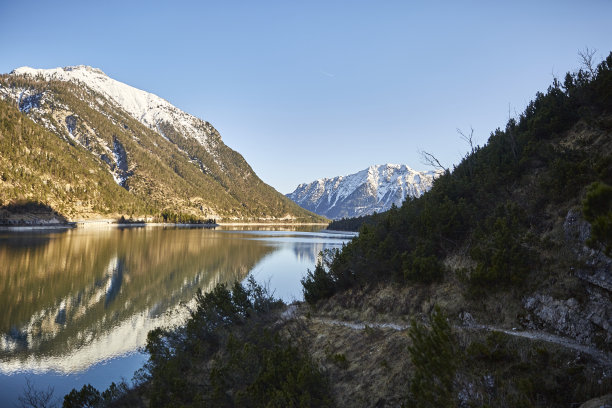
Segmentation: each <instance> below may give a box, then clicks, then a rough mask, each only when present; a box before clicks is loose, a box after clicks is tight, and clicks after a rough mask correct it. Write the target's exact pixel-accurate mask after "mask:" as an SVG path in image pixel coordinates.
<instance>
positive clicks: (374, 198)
mask: <svg viewBox="0 0 612 408" xmlns="http://www.w3.org/2000/svg"><path fill="white" fill-rule="evenodd" d="M439 174H440V173H439V172H437V171H415V170H413V169H411V168H410V167H408V166H406V165H404V164H383V165H375V166H370V167H368V168H367V169H365V170H362V171H360V172H358V173H355V174H349V175H348V176H338V177H334V178H324V179H319V180H316V181H313V182H312V183H303V184H300V185H299V186H298V187H297V188H296V189H295V191H293V192H292V193H291V194H287V197H289V198H290V199H292V200H293V201H295V202H296V203H297V204H299V205H300V206H302V207H303V208H305V209H307V210H309V211H312V212H314V213H316V214H319V215H323V216H325V217H327V218H331V219H340V218H345V217H347V218H350V217H359V216H362V215H368V214H372V213H374V212H383V211H387V210H388V209H390V208H391V206H392V205H393V204H395V205H396V206H398V207H399V206H401V205H402V203H403V202H404V200H405V199H406V198H407V197H418V196H420V195H421V194H423V193H424V192H426V191H427V190H429V189H430V188H431V186H432V184H433V180H434V178H435V177H437V176H438V175H439Z"/></svg>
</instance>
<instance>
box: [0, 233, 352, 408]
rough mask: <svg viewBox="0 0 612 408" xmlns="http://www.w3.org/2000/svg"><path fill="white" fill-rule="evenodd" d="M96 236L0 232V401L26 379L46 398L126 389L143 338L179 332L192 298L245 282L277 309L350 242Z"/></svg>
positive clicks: (298, 237) (307, 236)
mask: <svg viewBox="0 0 612 408" xmlns="http://www.w3.org/2000/svg"><path fill="white" fill-rule="evenodd" d="M238 228H239V227H236V228H235V229H232V228H230V227H225V228H217V229H206V228H178V227H156V226H152V227H139V228H138V227H130V228H120V227H116V226H100V227H88V228H77V229H73V230H68V231H61V232H23V233H0V276H1V279H0V309H1V310H2V311H3V312H2V313H1V314H0V401H2V404H3V406H4V405H7V406H12V405H13V404H14V403H16V402H17V398H18V396H19V395H20V394H21V393H22V390H23V387H24V386H25V383H26V379H28V380H29V381H30V382H31V383H32V384H34V386H35V387H36V388H38V389H46V388H47V386H52V387H54V389H55V394H56V395H57V396H58V397H62V398H63V395H64V394H66V393H67V392H69V391H70V390H71V389H72V388H78V389H80V388H81V387H82V386H83V385H84V384H87V383H90V384H92V385H93V386H94V387H96V388H98V389H100V390H103V389H105V388H106V387H108V386H109V385H110V383H111V382H113V381H114V382H118V381H121V379H122V378H124V379H126V380H127V382H128V383H129V382H130V381H129V380H131V378H132V375H133V374H134V371H136V370H137V369H138V368H140V367H142V365H143V363H144V362H145V361H146V356H145V355H144V354H143V353H141V352H140V351H139V348H140V347H142V346H144V344H145V342H146V337H147V333H148V332H149V331H150V330H152V329H154V328H156V327H159V326H165V327H168V326H174V325H178V324H181V323H182V322H183V321H184V320H185V319H186V318H187V317H188V316H189V311H188V307H187V305H188V303H189V302H190V301H191V300H192V299H193V296H194V294H195V293H196V291H197V289H198V288H201V289H202V290H203V291H208V290H210V289H211V288H213V287H214V286H215V285H217V284H218V283H220V282H221V283H228V282H234V281H235V280H243V279H244V278H245V277H246V276H248V274H252V275H253V276H254V277H255V278H256V280H257V281H258V282H260V283H263V284H266V285H268V286H269V288H270V289H271V290H272V291H273V292H274V294H275V296H276V297H279V298H281V299H283V300H284V301H285V302H291V301H293V300H301V299H302V289H301V285H300V279H301V278H302V277H303V276H304V275H305V274H306V271H307V270H308V269H311V270H312V269H314V266H315V264H316V261H317V257H318V254H319V253H320V251H322V250H325V249H333V248H340V247H342V245H343V244H345V243H346V242H348V241H349V240H350V239H351V238H352V235H350V233H349V234H337V233H331V232H327V231H320V227H303V228H300V227H292V228H287V229H282V228H280V227H274V229H271V228H268V229H264V228H261V227H251V228H248V230H247V228H244V227H242V229H238Z"/></svg>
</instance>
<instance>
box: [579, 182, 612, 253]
mask: <svg viewBox="0 0 612 408" xmlns="http://www.w3.org/2000/svg"><path fill="white" fill-rule="evenodd" d="M582 213H583V214H584V218H585V219H586V220H587V221H589V222H590V223H591V237H590V238H589V239H588V241H587V244H588V245H589V246H591V247H594V248H597V247H599V246H601V247H603V249H604V252H605V253H606V255H608V256H612V186H609V185H608V184H605V183H601V182H595V183H593V184H591V185H590V186H589V187H588V190H587V194H586V198H585V199H584V201H583V202H582Z"/></svg>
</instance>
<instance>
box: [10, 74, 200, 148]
mask: <svg viewBox="0 0 612 408" xmlns="http://www.w3.org/2000/svg"><path fill="white" fill-rule="evenodd" d="M11 74H13V75H28V76H31V77H36V76H42V77H43V78H45V80H47V81H49V80H58V81H70V82H75V83H83V84H84V85H86V86H87V87H89V88H91V89H93V90H94V91H96V92H98V93H100V94H102V95H104V96H105V97H106V98H108V99H109V100H110V101H112V102H114V103H116V104H117V105H119V106H120V107H121V108H122V109H123V110H125V111H126V112H127V113H128V114H129V115H130V116H132V117H133V118H135V119H136V120H138V121H139V122H141V123H142V124H144V125H145V126H147V127H149V128H150V129H153V130H155V131H156V132H158V133H159V130H158V127H157V124H158V123H160V122H167V123H171V124H172V125H173V126H174V128H175V129H176V130H177V131H178V132H180V133H182V134H183V135H185V136H189V137H193V138H195V139H196V140H197V141H199V142H200V143H201V144H202V145H204V146H207V140H208V137H209V133H208V132H207V130H206V129H207V126H206V124H207V123H206V122H204V121H203V120H201V119H199V118H196V117H195V116H192V115H189V114H188V113H186V112H183V111H182V110H180V109H179V108H177V107H175V106H174V105H172V104H171V103H170V102H168V101H166V100H165V99H163V98H160V97H159V96H157V95H154V94H152V93H149V92H146V91H143V90H140V89H137V88H134V87H132V86H129V85H126V84H124V83H122V82H119V81H117V80H114V79H112V78H110V77H108V76H107V75H106V74H105V73H104V72H102V71H101V70H100V69H97V68H92V67H89V66H85V65H78V66H72V67H64V68H53V69H35V68H30V67H21V68H17V69H15V70H13V71H12V72H11ZM33 102H34V101H33ZM28 106H29V105H28ZM20 108H21V107H20ZM160 135H161V133H160ZM162 137H163V135H162Z"/></svg>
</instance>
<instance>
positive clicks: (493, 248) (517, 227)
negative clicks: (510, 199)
mask: <svg viewBox="0 0 612 408" xmlns="http://www.w3.org/2000/svg"><path fill="white" fill-rule="evenodd" d="M524 218H525V215H524V214H523V211H522V210H521V209H519V208H518V207H517V206H515V205H513V204H508V205H506V206H503V207H501V208H498V210H497V211H496V212H495V214H493V215H491V216H490V217H488V218H487V219H486V220H485V221H484V223H482V224H481V226H480V228H479V229H478V230H477V231H476V232H475V234H474V236H475V238H476V239H477V242H479V244H478V245H477V246H474V247H473V248H472V249H471V251H470V255H471V257H472V258H473V259H474V260H475V261H477V262H478V264H477V266H476V268H475V269H474V270H473V271H472V272H471V274H470V277H469V280H468V281H469V283H470V286H471V290H472V292H473V293H478V292H479V293H480V294H483V293H486V292H487V291H489V290H492V289H495V288H499V287H504V286H509V285H520V284H522V283H523V282H524V280H525V278H526V277H527V274H528V273H529V270H530V268H533V267H534V263H533V260H534V255H533V254H532V253H531V251H530V250H529V249H528V248H527V247H526V245H525V243H524V242H523V239H522V234H524V226H523V225H524Z"/></svg>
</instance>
